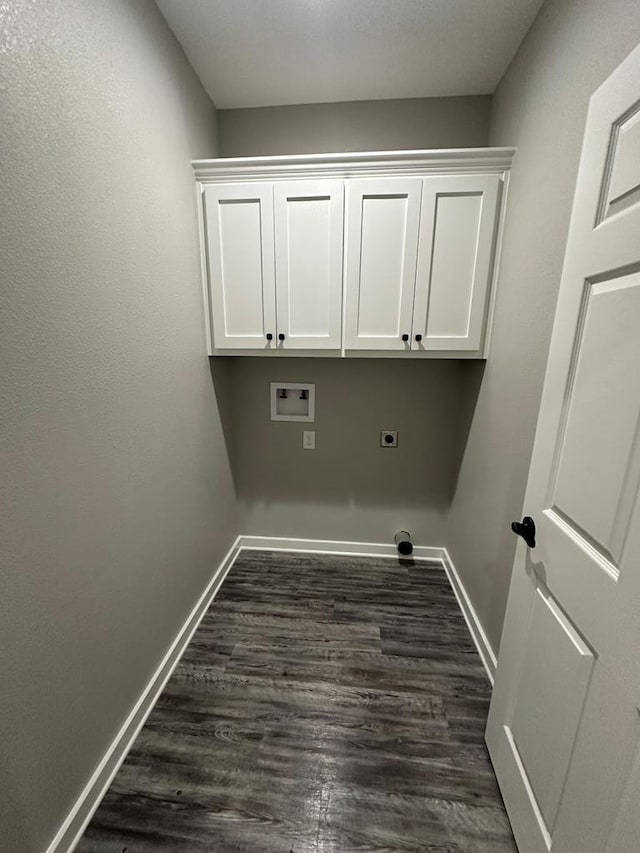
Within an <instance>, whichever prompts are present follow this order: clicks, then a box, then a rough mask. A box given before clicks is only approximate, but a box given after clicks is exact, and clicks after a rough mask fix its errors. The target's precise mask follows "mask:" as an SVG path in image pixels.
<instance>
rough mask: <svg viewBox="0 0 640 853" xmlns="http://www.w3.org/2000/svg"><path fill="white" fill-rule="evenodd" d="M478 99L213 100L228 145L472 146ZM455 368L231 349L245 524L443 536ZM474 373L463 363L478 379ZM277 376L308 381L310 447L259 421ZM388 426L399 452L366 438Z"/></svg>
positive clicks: (266, 528) (483, 104) (295, 431)
mask: <svg viewBox="0 0 640 853" xmlns="http://www.w3.org/2000/svg"><path fill="white" fill-rule="evenodd" d="M489 105H490V99H489V98H486V97H471V98H437V99H428V98H426V99H415V100H404V101H376V102H369V101H367V102H363V103H346V104H314V105H311V106H305V105H303V106H299V107H267V108H261V109H255V110H220V111H219V112H218V117H219V121H220V144H221V147H222V150H223V153H224V154H225V155H227V156H235V155H242V154H249V153H251V154H273V153H301V152H303V153H305V152H311V151H330V150H334V151H335V150H337V151H348V150H354V149H355V150H365V151H367V150H369V151H375V150H384V149H385V148H398V149H402V148H415V147H418V148H423V147H430V146H436V147H437V146H440V147H449V148H455V147H460V148H465V147H472V146H482V145H486V143H487V124H488V115H489ZM219 361H220V359H213V362H214V364H215V363H216V362H219ZM468 367H469V366H468V365H467V368H468ZM464 368H465V366H464V365H460V364H459V363H458V362H455V361H449V362H447V361H429V362H420V363H413V362H409V361H405V360H402V361H394V360H385V359H358V360H353V359H351V360H348V361H347V360H339V359H315V360H313V359H305V360H300V359H295V358H287V359H280V360H278V361H276V360H275V359H268V360H267V359H264V360H263V359H259V358H244V359H238V360H237V364H236V366H235V367H234V368H233V370H234V381H233V382H232V387H231V399H232V406H233V412H234V418H233V424H234V426H235V430H234V433H235V434H234V448H235V453H234V458H235V469H236V479H237V485H238V497H239V499H240V505H241V512H242V516H241V518H242V521H241V527H242V532H243V533H250V534H262V535H271V536H294V537H295V536H308V537H311V538H323V539H341V538H344V539H359V540H364V541H383V540H388V539H389V538H390V536H391V535H392V534H393V532H394V530H395V529H397V528H398V527H399V526H406V527H408V528H410V529H411V532H412V533H413V534H414V537H415V540H416V541H417V542H418V543H420V544H426V545H442V544H444V540H445V534H446V518H447V513H448V510H449V505H450V499H451V493H452V488H453V483H454V482H455V478H456V475H457V469H458V461H459V455H460V447H461V445H460V430H461V429H462V427H463V425H464V424H466V423H467V421H466V419H465V415H466V413H467V412H468V410H469V407H468V405H467V402H466V400H467V398H468V399H473V388H474V382H473V381H472V382H471V383H470V386H469V388H468V391H467V394H466V397H465V399H462V398H461V397H460V393H459V391H460V382H461V379H462V376H463V370H464ZM471 372H473V368H471ZM466 373H469V370H466V371H465V372H464V375H466ZM480 375H481V373H478V372H475V373H473V376H474V377H475V387H477V382H478V380H479V377H480ZM287 378H288V379H290V380H291V381H296V380H298V379H301V380H303V381H317V382H318V422H317V425H316V429H317V446H318V449H317V450H316V451H315V452H309V451H305V452H304V453H303V451H302V426H301V425H291V424H282V423H271V421H270V420H269V408H268V397H267V396H265V395H266V394H267V390H266V389H268V385H269V381H271V380H274V381H275V380H277V379H280V380H286V379H287ZM385 428H386V429H394V428H395V429H398V430H400V433H401V435H400V442H401V444H400V447H399V448H398V450H397V451H388V450H387V451H384V450H380V449H379V448H378V447H377V442H378V433H379V430H381V429H385Z"/></svg>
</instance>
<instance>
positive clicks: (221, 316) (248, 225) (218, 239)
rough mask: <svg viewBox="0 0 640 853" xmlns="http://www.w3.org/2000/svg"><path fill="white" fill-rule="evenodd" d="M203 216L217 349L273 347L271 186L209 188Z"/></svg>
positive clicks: (212, 186)
mask: <svg viewBox="0 0 640 853" xmlns="http://www.w3.org/2000/svg"><path fill="white" fill-rule="evenodd" d="M204 213H205V231H206V238H207V239H206V242H207V262H208V267H209V270H208V271H209V289H210V297H211V298H210V304H211V314H212V316H211V327H212V329H213V339H214V347H215V348H216V349H270V348H274V347H275V344H276V294H275V269H274V231H273V186H272V185H271V184H266V183H265V184H260V183H255V184H219V185H210V186H206V187H205V188H204ZM268 335H271V339H270V340H269V339H268V337H267V336H268Z"/></svg>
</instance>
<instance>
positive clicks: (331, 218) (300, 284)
mask: <svg viewBox="0 0 640 853" xmlns="http://www.w3.org/2000/svg"><path fill="white" fill-rule="evenodd" d="M274 216H275V235H276V300H277V313H278V346H279V347H280V348H282V349H336V350H339V349H340V347H341V345H342V254H343V246H342V236H343V232H344V188H343V183H342V181H288V182H283V183H278V184H276V185H275V187H274Z"/></svg>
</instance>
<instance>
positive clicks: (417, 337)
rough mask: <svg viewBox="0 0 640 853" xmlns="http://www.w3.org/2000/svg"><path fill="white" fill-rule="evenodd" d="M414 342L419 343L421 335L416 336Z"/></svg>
mask: <svg viewBox="0 0 640 853" xmlns="http://www.w3.org/2000/svg"><path fill="white" fill-rule="evenodd" d="M416 340H417V341H418V343H420V341H421V340H422V335H416Z"/></svg>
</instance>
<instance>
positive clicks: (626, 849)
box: [487, 48, 640, 853]
mask: <svg viewBox="0 0 640 853" xmlns="http://www.w3.org/2000/svg"><path fill="white" fill-rule="evenodd" d="M532 239H533V235H532ZM639 482H640V48H638V49H636V50H635V51H634V52H633V53H632V54H631V55H630V56H629V57H628V58H627V60H626V61H625V62H624V63H623V64H622V65H621V66H620V67H619V68H618V69H617V70H616V71H615V72H614V74H613V75H612V76H611V77H610V78H609V79H608V80H607V81H606V82H605V83H604V84H603V85H602V87H601V88H600V89H599V90H598V91H597V92H596V93H595V95H594V96H593V98H592V99H591V104H590V108H589V115H588V120H587V125H586V131H585V138H584V144H583V151H582V159H581V162H580V169H579V174H578V180H577V186H576V194H575V199H574V206H573V213H572V219H571V226H570V231H569V238H568V243H567V251H566V256H565V264H564V269H563V274H562V282H561V287H560V296H559V301H558V308H557V313H556V319H555V325H554V330H553V338H552V344H551V350H550V355H549V362H548V366H547V374H546V379H545V386H544V393H543V398H542V404H541V409H540V416H539V421H538V428H537V433H536V440H535V447H534V453H533V458H532V463H531V470H530V474H529V483H528V488H527V495H526V502H525V512H526V513H527V514H528V515H530V516H533V518H534V521H535V524H536V525H537V537H536V538H537V544H536V546H535V548H531V549H528V548H526V547H525V545H524V543H519V546H518V552H517V557H516V561H515V565H514V572H513V578H512V583H511V590H510V594H509V602H508V606H507V615H506V621H505V626H504V631H503V635H502V643H501V646H500V657H499V662H498V671H497V679H496V686H495V691H494V695H493V699H492V703H491V710H490V714H489V721H488V726H487V743H488V746H489V750H490V753H491V758H492V760H493V762H494V766H495V769H496V773H497V776H498V780H499V783H500V787H501V789H502V793H503V796H504V799H505V803H506V806H507V811H508V813H509V816H510V818H511V822H512V825H513V829H514V832H515V836H516V840H517V842H518V846H519V849H520V851H521V853H544V851H548V850H553V851H554V853H637V851H638V850H639V849H640V715H639V712H638V709H639V707H640V501H639V500H638V486H639Z"/></svg>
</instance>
